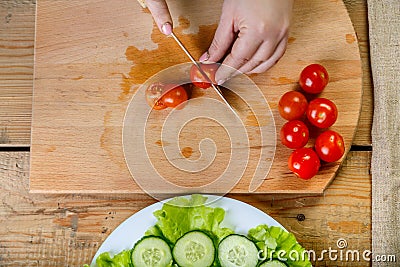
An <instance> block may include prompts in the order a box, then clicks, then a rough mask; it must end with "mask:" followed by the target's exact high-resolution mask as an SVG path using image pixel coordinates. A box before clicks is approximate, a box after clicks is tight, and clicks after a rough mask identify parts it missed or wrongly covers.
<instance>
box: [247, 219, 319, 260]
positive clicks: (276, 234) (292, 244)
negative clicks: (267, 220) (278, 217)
mask: <svg viewBox="0 0 400 267" xmlns="http://www.w3.org/2000/svg"><path fill="white" fill-rule="evenodd" d="M248 237H249V238H250V239H251V240H252V241H253V242H255V243H256V245H257V246H258V248H259V249H260V250H262V251H263V255H262V258H264V259H266V260H270V259H279V260H284V261H285V262H286V263H287V264H288V265H289V266H293V267H309V266H312V265H311V262H310V261H309V259H308V254H307V251H306V250H305V249H304V248H303V247H302V246H301V245H300V244H299V243H298V242H297V241H296V237H295V236H294V235H293V234H292V233H288V232H286V231H285V230H284V229H282V228H281V227H276V226H268V225H265V224H262V225H259V226H257V227H255V228H252V229H250V230H249V232H248Z"/></svg>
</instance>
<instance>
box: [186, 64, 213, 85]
mask: <svg viewBox="0 0 400 267" xmlns="http://www.w3.org/2000/svg"><path fill="white" fill-rule="evenodd" d="M199 65H200V68H201V69H202V70H203V71H204V73H205V74H206V75H207V76H208V78H209V79H210V80H211V81H212V82H213V83H216V81H215V73H216V72H217V69H218V67H219V65H218V64H217V63H212V64H201V63H199ZM190 80H191V81H192V83H193V84H194V85H195V86H197V87H199V88H203V89H207V88H209V87H210V86H211V84H210V83H209V81H208V79H207V78H206V77H204V75H203V74H202V73H201V72H200V70H199V69H198V68H197V66H196V65H193V66H192V68H191V69H190Z"/></svg>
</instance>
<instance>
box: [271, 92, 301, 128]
mask: <svg viewBox="0 0 400 267" xmlns="http://www.w3.org/2000/svg"><path fill="white" fill-rule="evenodd" d="M307 105H308V103H307V99H306V97H305V96H304V95H303V94H302V93H300V92H297V91H289V92H286V93H285V94H284V95H282V97H281V98H280V100H279V104H278V110H279V114H280V115H281V117H282V118H284V119H285V120H288V121H290V120H297V119H300V118H301V117H302V116H303V115H304V113H305V112H306V110H307Z"/></svg>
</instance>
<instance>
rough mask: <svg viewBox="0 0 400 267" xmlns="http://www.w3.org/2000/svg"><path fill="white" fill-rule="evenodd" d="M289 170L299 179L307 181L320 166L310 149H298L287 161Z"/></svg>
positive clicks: (316, 156) (315, 154) (315, 155)
mask: <svg viewBox="0 0 400 267" xmlns="http://www.w3.org/2000/svg"><path fill="white" fill-rule="evenodd" d="M288 166H289V169H290V170H291V171H292V172H293V173H294V174H296V175H297V176H298V177H299V178H301V179H304V180H309V179H311V178H312V177H314V176H315V175H316V174H317V173H318V170H319V167H320V166H321V163H320V161H319V158H318V155H317V153H315V151H314V150H313V149H312V148H305V147H303V148H298V149H296V150H295V151H293V152H292V154H291V155H290V157H289V160H288Z"/></svg>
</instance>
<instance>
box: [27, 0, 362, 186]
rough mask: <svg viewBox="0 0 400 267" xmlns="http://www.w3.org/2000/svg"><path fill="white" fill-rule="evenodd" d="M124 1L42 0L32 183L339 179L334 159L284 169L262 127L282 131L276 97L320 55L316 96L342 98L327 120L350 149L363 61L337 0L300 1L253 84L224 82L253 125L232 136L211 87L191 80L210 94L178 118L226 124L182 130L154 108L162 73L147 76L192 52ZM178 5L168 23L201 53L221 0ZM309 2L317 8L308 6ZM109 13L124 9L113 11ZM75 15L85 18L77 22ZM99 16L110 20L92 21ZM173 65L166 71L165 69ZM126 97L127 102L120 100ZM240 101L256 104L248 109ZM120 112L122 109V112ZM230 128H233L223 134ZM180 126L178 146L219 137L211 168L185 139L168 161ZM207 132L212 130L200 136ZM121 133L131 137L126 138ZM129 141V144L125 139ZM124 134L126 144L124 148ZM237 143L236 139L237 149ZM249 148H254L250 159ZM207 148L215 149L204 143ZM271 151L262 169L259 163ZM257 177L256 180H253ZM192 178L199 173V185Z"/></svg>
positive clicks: (281, 155)
mask: <svg viewBox="0 0 400 267" xmlns="http://www.w3.org/2000/svg"><path fill="white" fill-rule="evenodd" d="M119 1H120V2H116V4H115V5H113V6H112V8H110V7H109V4H108V2H107V1H100V2H98V1H92V0H86V1H83V2H82V1H76V2H74V1H70V2H68V4H65V1H53V0H52V1H45V0H42V1H39V2H38V12H37V33H36V56H35V58H36V62H35V87H34V98H33V121H32V144H31V151H32V161H31V190H32V192H52V193H60V192H142V189H143V188H144V186H147V185H151V188H145V191H146V190H147V191H148V190H154V191H155V192H158V191H160V192H168V193H172V191H171V190H178V191H179V192H183V191H185V192H187V191H186V190H204V191H206V192H216V191H217V192H228V191H230V189H231V188H233V192H236V193H245V192H249V191H252V190H256V192H259V193H299V192H302V193H322V192H323V190H324V189H325V188H326V186H327V185H328V184H329V183H330V182H331V180H332V179H333V178H334V175H335V173H336V171H337V169H338V167H339V164H340V161H339V162H336V163H334V164H324V166H323V168H322V169H321V171H320V173H319V175H317V176H316V177H315V178H314V179H313V181H312V182H310V181H298V179H296V178H295V176H294V174H291V173H289V172H288V170H287V163H286V162H287V158H288V156H289V155H290V152H291V151H290V150H289V149H285V148H284V147H283V146H282V145H280V144H278V145H277V150H276V153H275V155H274V149H275V144H274V142H275V139H273V138H267V137H270V136H279V135H278V134H277V135H275V134H276V131H275V127H274V126H275V125H276V129H278V132H279V129H280V128H281V126H282V125H283V123H284V122H285V121H284V120H283V119H282V118H280V116H279V115H278V111H277V103H278V101H279V98H280V96H281V95H282V94H283V93H285V92H287V91H288V90H295V89H297V88H298V83H297V80H298V76H299V73H300V72H301V70H302V69H303V68H304V67H305V66H306V65H307V64H311V63H314V62H320V63H322V64H323V65H324V66H325V67H326V68H327V69H328V71H329V72H330V77H331V80H330V83H329V88H327V90H325V91H324V92H323V93H322V94H321V95H320V96H321V97H327V98H329V99H332V100H333V101H335V103H336V105H337V106H338V109H339V118H338V120H337V122H336V123H335V125H334V126H333V127H332V129H335V130H337V131H339V132H340V133H341V134H342V136H343V137H344V140H345V144H346V148H347V151H348V150H349V149H350V145H351V141H352V138H353V136H354V132H355V129H356V125H357V122H358V116H359V110H360V106H361V62H360V55H359V51H358V46H357V41H356V37H355V33H354V30H353V27H352V25H351V21H350V19H349V17H348V15H347V12H346V9H345V6H344V5H343V3H342V2H340V1H336V2H332V1H329V2H321V1H314V2H312V3H310V2H309V1H296V4H295V8H294V19H293V21H296V23H295V24H294V25H293V28H292V31H291V36H290V39H291V41H290V42H289V45H288V46H289V47H288V49H287V52H286V54H285V56H284V57H283V58H282V59H281V60H280V61H279V63H278V64H276V65H275V66H274V67H273V68H272V69H271V70H270V71H269V72H267V73H264V74H259V75H252V76H251V78H252V80H253V81H254V83H255V84H256V85H257V86H258V88H257V87H256V86H254V87H255V88H251V87H250V85H249V84H250V82H248V83H246V81H247V80H246V78H247V77H246V78H239V79H238V80H236V81H230V84H231V86H232V87H231V88H233V91H234V92H236V93H238V94H240V93H241V94H242V95H241V97H242V99H243V100H244V101H246V103H245V104H244V105H243V104H241V103H239V100H238V99H239V98H238V97H236V100H235V98H233V97H231V100H232V103H233V105H242V106H245V107H246V108H242V107H239V110H240V112H241V113H243V116H244V118H245V119H244V120H242V121H243V124H244V127H243V128H245V131H247V133H245V134H249V137H243V138H241V139H237V138H236V139H234V138H233V136H234V135H237V134H238V133H239V131H237V130H238V129H240V128H239V127H240V126H241V124H239V123H237V124H235V122H236V121H235V120H234V119H233V118H230V119H227V120H226V122H227V124H225V123H224V122H222V121H223V119H224V118H225V116H226V115H225V114H226V113H228V111H227V109H225V110H222V109H223V108H220V106H218V105H216V104H215V101H214V102H213V103H211V102H210V103H209V104H205V103H208V102H207V101H208V100H209V98H211V97H213V95H215V94H213V92H212V90H202V89H199V90H197V91H196V89H194V92H195V93H196V92H197V93H199V92H201V93H202V94H203V95H204V96H205V97H201V98H197V100H198V101H193V102H190V103H189V104H188V107H186V108H185V109H184V110H183V111H181V114H183V115H180V114H177V115H176V116H183V117H185V116H189V119H190V120H193V119H194V117H195V116H204V117H206V118H210V121H212V122H214V120H213V119H215V120H216V121H217V122H218V123H220V122H221V125H222V127H216V126H212V123H206V122H204V121H207V120H203V121H202V122H200V124H199V125H198V128H197V130H196V127H192V126H190V127H189V126H188V128H186V129H185V127H184V125H183V124H182V125H177V126H174V127H170V128H168V124H167V123H165V121H166V118H168V117H167V116H169V113H168V112H169V110H168V111H163V112H158V113H157V112H153V113H151V111H150V108H149V107H148V106H147V105H146V104H145V102H144V101H143V95H144V90H145V87H146V86H147V85H149V84H150V83H151V82H154V81H159V80H160V78H159V77H157V78H152V79H153V80H152V81H147V79H149V78H150V77H151V76H152V75H154V74H157V75H159V71H161V70H164V69H167V68H168V67H172V66H174V65H176V64H179V63H182V62H187V59H186V57H185V55H184V53H182V51H181V50H180V48H179V47H178V46H177V45H176V44H175V43H173V42H171V39H168V38H166V37H165V36H164V35H162V34H161V33H160V32H159V31H158V29H157V28H156V27H153V28H152V25H151V21H152V17H151V15H150V14H148V13H145V12H143V11H141V10H140V9H139V10H138V9H135V7H134V6H132V5H131V1H129V0H119ZM179 3H180V2H177V1H171V2H170V5H171V11H172V13H173V14H175V16H174V17H175V18H176V19H177V20H178V19H179V21H177V22H176V23H175V25H176V27H175V32H176V34H177V35H178V36H180V37H181V38H182V40H183V42H184V43H185V44H186V45H187V46H188V48H189V50H190V51H192V52H193V54H194V55H195V57H198V56H200V55H201V53H203V52H204V51H205V50H206V49H207V47H208V45H209V42H210V40H211V38H212V36H213V33H214V31H215V28H216V23H217V22H218V20H219V16H220V15H219V12H220V11H219V8H218V6H217V8H216V9H215V10H212V11H211V10H210V12H207V13H206V14H204V12H202V10H204V7H205V6H208V4H207V3H206V2H203V1H201V2H196V5H198V6H193V5H194V4H192V5H190V6H189V5H187V6H186V5H183V6H182V5H181V4H179ZM209 4H211V2H210V3H209ZM213 4H214V5H215V4H216V3H215V2H213ZM221 4H222V1H220V2H218V5H221ZM311 9H314V10H318V12H319V13H318V14H317V15H316V16H304V13H308V12H311ZM188 10H191V11H192V12H188ZM193 11H196V12H193ZM112 14H119V16H118V17H117V18H115V17H113V16H112ZM132 14H134V15H132ZM80 15H82V19H79V20H78V19H77V16H80ZM99 17H101V18H106V19H102V20H99ZM317 17H318V20H317V19H316V18H317ZM130 25H135V26H136V27H137V28H138V30H137V31H135V32H132V33H130V35H128V36H126V34H124V32H129V27H130ZM332 25H334V31H332V30H333V26H332ZM99 27H101V28H102V29H103V30H102V32H101V33H99V32H98V28H99ZM77 29H79V30H77ZM54 36H58V37H57V38H54ZM207 38H208V39H209V40H206V39H207ZM172 55H174V56H172ZM168 70H169V71H171V68H170V69H168ZM116 73H117V75H116ZM178 74H179V75H175V73H174V75H175V76H174V77H173V78H174V79H177V78H176V76H177V77H179V78H181V77H187V79H185V78H182V79H183V80H179V81H178V82H181V83H185V82H184V80H186V82H187V81H188V80H189V75H188V68H187V69H186V70H184V71H182V70H181V69H180V70H179V72H178ZM121 76H122V77H121ZM247 79H248V78H247ZM167 82H170V80H167ZM144 83H147V84H145V85H143V84H144ZM251 84H252V83H251ZM142 85H143V86H142ZM227 86H228V87H229V85H228V84H227ZM264 98H265V99H267V101H268V102H269V105H270V106H271V108H272V112H270V113H268V110H266V108H265V107H266V106H267V105H266V103H265V101H264ZM130 99H133V100H132V102H131V104H130V106H129V107H130V108H129V109H128V110H127V106H128V104H129V101H130ZM263 101H264V102H263ZM132 103H133V104H132ZM192 103H197V105H196V104H192ZM246 105H247V106H249V107H250V108H252V109H254V110H255V111H254V112H250V110H249V108H248V107H247V106H246ZM205 106H207V109H206V110H205V109H204V108H203V107H205ZM224 107H225V106H224ZM190 108H191V110H194V111H196V112H195V113H193V114H191V115H190V112H187V111H186V110H188V109H190ZM126 110H127V111H128V113H127V114H126V116H125V111H126ZM204 111H206V112H207V114H205V113H204ZM202 112H203V113H204V115H203V113H202ZM151 114H152V116H147V115H151ZM188 114H189V115H188ZM221 114H223V116H221ZM254 115H255V116H256V117H257V119H261V117H262V116H263V117H265V119H264V121H265V122H260V123H259V125H257V126H255V125H253V124H252V123H250V122H249V121H248V118H249V117H254ZM124 116H125V117H124ZM124 118H125V120H124ZM142 118H143V119H146V118H147V120H146V121H145V122H143V125H141V124H140V123H135V119H136V120H137V121H139V122H141V121H140V120H141V119H142ZM186 119H187V118H186ZM186 119H182V120H181V121H182V122H183V121H184V120H186ZM176 121H179V120H178V119H177V120H176ZM200 121H201V119H200ZM124 123H125V124H124ZM164 123H165V124H164ZM274 123H275V125H274ZM228 124H229V125H228ZM144 125H146V127H148V129H151V131H146V132H145V136H143V130H144V129H145V126H144ZM161 126H162V127H161ZM229 126H230V127H231V128H234V129H235V131H232V132H230V130H229ZM124 127H125V128H124ZM181 127H182V129H183V130H182V131H181V132H180V133H179V135H182V136H183V137H182V138H181V137H180V138H179V145H180V144H181V143H184V142H185V140H192V142H188V144H186V145H185V146H186V147H192V148H194V149H193V150H194V151H195V152H198V154H199V155H200V151H199V150H200V149H198V148H197V147H198V146H199V145H198V144H199V142H197V141H199V140H202V138H207V137H209V138H211V139H213V141H214V142H215V144H216V146H217V151H216V153H215V154H216V155H217V156H219V158H218V157H217V156H216V157H215V159H212V161H211V163H212V164H210V165H209V166H210V167H208V166H207V164H203V163H204V162H205V161H203V160H202V158H200V160H198V161H194V160H192V161H190V160H187V159H185V157H184V156H183V155H182V154H181V153H180V149H176V150H175V151H176V153H175V154H174V155H173V156H172V157H170V158H169V159H168V160H166V159H167V158H166V156H165V152H166V151H167V150H173V149H174V146H175V147H178V145H176V144H175V143H176V142H175V141H176V140H177V139H178V138H177V136H178V134H176V135H169V138H170V139H166V137H165V136H166V135H163V137H161V132H162V131H163V133H164V132H166V131H171V132H172V131H173V130H174V129H180V128H181ZM161 130H162V131H161ZM185 130H186V132H185ZM224 131H226V132H227V133H228V135H229V137H232V138H233V139H232V142H225V141H226V140H229V137H228V136H226V135H223V134H222V132H224ZM149 132H150V133H149ZM202 132H207V133H208V134H209V135H208V136H207V135H204V136H203V135H202ZM148 133H149V134H148ZM185 133H186V135H185ZM314 133H315V131H314ZM122 134H124V136H125V137H129V138H125V139H124V140H122ZM157 134H158V135H157ZM245 134H244V135H245ZM156 135H157V136H156ZM200 135H201V136H202V138H200ZM193 136H198V140H197V141H196V140H193V139H196V138H193ZM185 137H186V139H185ZM313 137H314V138H315V136H314V135H313ZM142 138H144V139H143V141H142ZM128 139H129V141H130V142H126V140H128ZM158 140H162V141H163V142H162V144H163V145H162V147H160V146H158V145H156V144H157V142H158ZM182 140H183V141H182ZM271 140H272V141H271ZM278 140H279V138H278ZM246 141H248V143H247V142H246ZM144 143H145V144H146V147H144V146H143V144H144ZM167 143H168V144H167ZM278 143H279V142H278ZM122 144H124V145H125V147H123V148H122ZM232 144H234V145H235V146H238V147H239V148H238V149H237V150H235V151H234V147H233V146H232ZM310 144H312V141H311V142H310ZM142 146H143V147H142ZM196 150H197V151H196ZM246 150H248V152H249V160H248V164H246V163H247V157H245V156H247V154H245V153H247V151H246ZM83 151H84V153H83ZM232 151H233V152H232ZM239 151H240V152H241V154H243V155H244V156H243V157H242V158H241V159H240V160H237V161H235V160H234V159H232V160H231V161H227V160H226V159H230V158H235V157H236V158H237V155H239ZM130 152H132V153H130ZM262 153H265V154H262ZM204 154H205V155H211V153H208V152H204ZM88 155H90V156H88ZM232 155H233V156H232ZM274 156H275V158H274ZM170 159H172V160H170ZM219 159H220V160H219ZM174 160H175V161H174ZM125 161H126V162H127V163H128V165H129V170H128V168H127V167H126V164H125ZM185 161H186V162H185ZM189 161H190V162H189ZM272 161H273V163H272V167H271V169H270V171H269V173H268V171H267V170H262V168H263V167H264V166H266V165H268V162H272ZM131 162H133V163H132V164H131ZM179 162H183V163H187V164H186V165H185V166H187V165H191V166H190V167H189V168H184V167H181V166H183V165H184V164H179ZM232 162H233V163H232ZM228 164H232V165H229V166H228ZM204 165H205V166H206V167H205V168H204V167H203V166H204ZM176 166H178V167H176ZM230 166H233V167H232V168H229V167H230ZM242 166H244V168H243V169H242ZM260 166H261V167H260ZM184 169H185V170H188V169H190V170H192V169H195V170H198V171H184ZM264 169H268V167H265V168H264ZM129 171H130V173H131V174H132V176H133V178H134V180H135V181H133V180H132V179H131V176H130V173H129ZM225 172H226V174H227V176H226V177H227V178H223V177H222V178H221V179H220V181H222V182H221V183H225V184H224V186H221V185H220V183H215V184H216V185H215V186H208V184H211V183H213V182H214V181H216V180H217V179H218V178H219V177H221V176H223V175H224V173H225ZM242 172H244V174H243V176H242ZM255 172H260V173H261V174H260V175H259V177H253V174H254V173H255ZM205 177H207V178H209V180H206V178H205ZM236 177H238V178H241V179H240V181H238V182H237V183H236V181H232V182H231V183H229V182H227V181H229V179H231V180H232V178H233V179H236ZM140 179H145V181H139V180H140ZM214 179H215V180H214ZM165 180H168V181H170V182H172V183H173V184H174V185H172V186H170V187H167V186H168V185H169V183H166V182H165ZM254 180H257V182H255V185H254V186H252V185H253V182H254ZM54 181H57V183H55V182H54ZM193 181H199V182H202V183H201V184H199V185H198V187H196V185H194V184H193V183H194V182H193ZM154 185H159V186H160V188H155V186H154ZM201 186H204V187H206V188H205V189H203V188H202V187H201ZM225 186H226V187H227V188H225ZM230 186H232V187H230ZM197 188H198V189H197Z"/></svg>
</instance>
